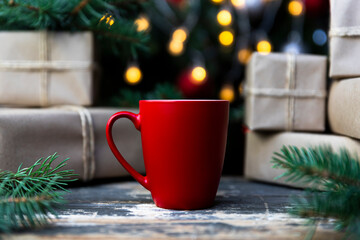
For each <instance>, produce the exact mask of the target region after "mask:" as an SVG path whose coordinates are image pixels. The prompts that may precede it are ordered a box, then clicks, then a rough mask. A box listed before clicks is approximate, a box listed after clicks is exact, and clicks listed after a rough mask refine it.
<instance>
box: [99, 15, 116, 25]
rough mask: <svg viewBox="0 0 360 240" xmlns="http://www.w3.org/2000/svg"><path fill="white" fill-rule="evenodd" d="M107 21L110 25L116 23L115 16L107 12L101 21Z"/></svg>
mask: <svg viewBox="0 0 360 240" xmlns="http://www.w3.org/2000/svg"><path fill="white" fill-rule="evenodd" d="M102 21H105V23H106V24H108V25H109V26H112V25H113V24H114V23H115V20H114V17H113V16H112V15H110V14H105V15H103V16H102V17H101V18H100V20H99V22H102Z"/></svg>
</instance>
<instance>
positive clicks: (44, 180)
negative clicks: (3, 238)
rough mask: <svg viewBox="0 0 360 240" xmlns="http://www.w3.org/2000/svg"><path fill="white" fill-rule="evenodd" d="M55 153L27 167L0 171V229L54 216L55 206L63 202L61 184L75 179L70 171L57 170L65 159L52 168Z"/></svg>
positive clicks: (27, 225)
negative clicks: (11, 170)
mask: <svg viewBox="0 0 360 240" xmlns="http://www.w3.org/2000/svg"><path fill="white" fill-rule="evenodd" d="M57 158H58V155H57V154H56V153H55V154H54V155H52V156H49V157H47V158H46V159H43V158H41V159H39V160H38V161H36V162H35V163H34V164H33V165H32V166H30V167H28V168H21V166H20V167H19V168H18V170H17V171H16V172H15V173H13V172H10V171H2V172H0V232H10V231H12V230H16V229H20V228H30V227H39V226H44V225H46V224H48V223H49V222H50V221H51V219H52V218H53V217H52V216H57V213H56V211H55V207H56V206H57V205H59V204H63V203H64V202H65V201H64V199H63V195H64V194H65V193H66V192H68V190H66V189H65V188H64V187H65V186H66V185H67V183H69V182H71V181H75V180H76V179H75V178H74V177H76V176H77V175H76V174H74V173H73V172H74V171H73V170H60V169H61V168H63V167H65V165H66V162H67V161H68V159H65V160H63V161H61V162H60V163H59V164H58V165H56V166H55V167H52V164H53V163H54V161H55V160H56V159H57Z"/></svg>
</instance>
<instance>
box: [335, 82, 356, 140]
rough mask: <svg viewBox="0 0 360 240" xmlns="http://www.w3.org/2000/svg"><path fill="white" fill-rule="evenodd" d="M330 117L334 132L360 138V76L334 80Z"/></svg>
mask: <svg viewBox="0 0 360 240" xmlns="http://www.w3.org/2000/svg"><path fill="white" fill-rule="evenodd" d="M328 118H329V123H330V128H331V130H332V131H333V132H335V133H339V134H341V135H346V136H350V137H354V138H357V139H360V78H352V79H346V80H341V81H336V80H335V81H333V83H332V84H331V88H330V92H329V100H328Z"/></svg>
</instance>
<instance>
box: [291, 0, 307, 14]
mask: <svg viewBox="0 0 360 240" xmlns="http://www.w3.org/2000/svg"><path fill="white" fill-rule="evenodd" d="M288 10H289V13H290V14H291V15H293V16H299V15H301V14H302V12H303V10H304V6H303V3H302V2H301V1H298V0H293V1H291V2H290V3H289V5H288Z"/></svg>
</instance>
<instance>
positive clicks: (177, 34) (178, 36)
mask: <svg viewBox="0 0 360 240" xmlns="http://www.w3.org/2000/svg"><path fill="white" fill-rule="evenodd" d="M172 38H173V40H177V41H180V42H185V40H186V38H187V30H186V29H185V28H183V27H181V28H177V29H176V30H175V31H174V32H173V34H172Z"/></svg>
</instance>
